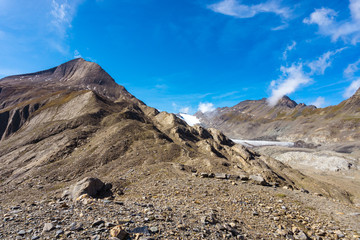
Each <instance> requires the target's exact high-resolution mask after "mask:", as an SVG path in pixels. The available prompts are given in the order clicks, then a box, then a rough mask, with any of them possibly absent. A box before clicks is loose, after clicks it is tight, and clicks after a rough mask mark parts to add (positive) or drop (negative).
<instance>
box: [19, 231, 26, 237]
mask: <svg viewBox="0 0 360 240" xmlns="http://www.w3.org/2000/svg"><path fill="white" fill-rule="evenodd" d="M17 234H18V235H20V236H23V235H25V234H26V232H25V231H24V230H20V231H18V233H17Z"/></svg>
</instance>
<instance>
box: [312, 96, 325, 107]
mask: <svg viewBox="0 0 360 240" xmlns="http://www.w3.org/2000/svg"><path fill="white" fill-rule="evenodd" d="M324 104H325V98H323V97H318V98H317V99H316V100H315V101H314V102H312V103H310V105H314V106H316V107H318V108H321V107H323V106H324Z"/></svg>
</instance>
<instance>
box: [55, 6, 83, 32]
mask: <svg viewBox="0 0 360 240" xmlns="http://www.w3.org/2000/svg"><path fill="white" fill-rule="evenodd" d="M82 2H83V0H72V1H68V0H52V3H51V12H50V14H51V16H52V21H51V25H52V27H53V28H54V29H55V31H56V32H57V33H58V35H59V36H60V37H65V36H66V33H67V30H68V29H69V28H71V27H72V25H71V24H72V21H73V19H74V17H75V14H76V11H77V8H78V6H79V5H80V4H81V3H82Z"/></svg>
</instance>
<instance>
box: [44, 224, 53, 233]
mask: <svg viewBox="0 0 360 240" xmlns="http://www.w3.org/2000/svg"><path fill="white" fill-rule="evenodd" d="M54 228H55V227H54V224H52V223H45V224H44V228H43V232H50V231H51V230H53V229H54Z"/></svg>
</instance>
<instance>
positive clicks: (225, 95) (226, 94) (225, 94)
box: [212, 91, 239, 99]
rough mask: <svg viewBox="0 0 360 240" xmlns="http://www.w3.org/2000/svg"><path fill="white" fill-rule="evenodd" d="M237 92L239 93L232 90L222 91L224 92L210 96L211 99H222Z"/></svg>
mask: <svg viewBox="0 0 360 240" xmlns="http://www.w3.org/2000/svg"><path fill="white" fill-rule="evenodd" d="M238 93H239V91H232V92H228V93H224V94H221V95H218V96H214V97H212V99H222V98H226V97H230V96H233V95H235V94H238Z"/></svg>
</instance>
